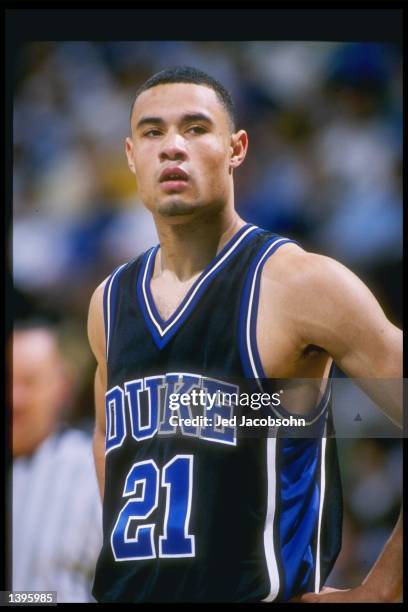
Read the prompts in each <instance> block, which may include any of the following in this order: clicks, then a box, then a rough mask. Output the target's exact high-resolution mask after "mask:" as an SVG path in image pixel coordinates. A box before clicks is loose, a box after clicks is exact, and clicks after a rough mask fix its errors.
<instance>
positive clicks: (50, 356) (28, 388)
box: [12, 322, 101, 603]
mask: <svg viewBox="0 0 408 612" xmlns="http://www.w3.org/2000/svg"><path fill="white" fill-rule="evenodd" d="M12 350H13V359H12V364H13V389H12V402H13V438H12V449H13V506H12V523H13V542H12V558H13V573H12V577H13V584H12V588H13V590H14V591H20V590H21V591H30V590H31V591H56V592H57V601H58V603H60V602H91V601H94V600H93V598H92V596H91V588H92V581H93V574H94V567H95V563H96V559H97V556H98V553H99V550H100V547H101V504H100V495H99V492H98V487H97V482H96V475H95V469H94V464H93V458H92V446H91V439H90V437H89V436H88V435H86V434H85V433H84V432H82V431H79V430H73V429H69V428H68V427H66V426H65V425H64V408H66V407H67V406H68V405H69V404H70V402H71V400H72V392H73V386H74V384H75V381H74V380H73V377H72V375H71V372H70V370H69V366H68V364H67V363H66V362H65V360H64V357H63V355H62V352H61V350H60V348H59V346H58V339H57V336H56V333H55V332H54V331H53V329H52V328H51V327H49V326H47V325H45V324H42V323H35V322H32V323H28V324H25V325H24V326H16V328H15V330H14V334H13V346H12Z"/></svg>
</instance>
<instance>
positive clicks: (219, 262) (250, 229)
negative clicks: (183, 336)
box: [142, 225, 259, 338]
mask: <svg viewBox="0 0 408 612" xmlns="http://www.w3.org/2000/svg"><path fill="white" fill-rule="evenodd" d="M257 229H259V228H258V227H257V226H256V225H251V226H250V227H248V229H246V230H245V231H244V232H243V233H242V234H241V236H240V237H239V239H238V240H237V241H236V242H234V244H232V245H231V247H230V248H229V249H228V251H227V252H226V253H225V254H224V255H223V257H221V259H219V260H218V261H217V263H216V264H215V265H214V266H212V267H211V268H210V269H209V270H208V272H207V273H206V274H205V275H204V276H203V277H202V278H201V279H200V281H199V282H198V283H197V285H196V286H195V287H194V291H193V292H192V293H191V295H190V297H189V298H188V300H187V301H186V303H185V304H184V305H183V308H182V309H181V310H180V312H179V313H178V315H177V317H176V318H175V319H174V320H173V321H172V322H171V323H169V324H168V325H167V327H165V328H164V329H162V328H161V325H160V323H159V322H158V321H157V320H156V319H155V317H154V314H153V312H152V310H151V308H150V304H149V300H148V297H147V293H146V277H147V271H148V270H149V266H150V260H151V258H152V256H153V253H154V252H155V249H152V252H151V253H150V255H149V257H148V260H147V262H146V265H145V269H144V274H143V281H142V290H143V297H144V301H145V305H146V308H147V310H148V312H149V316H150V318H151V320H152V323H153V324H154V326H155V328H156V329H157V331H158V332H159V334H160V336H161V337H162V338H163V336H165V335H166V334H167V332H168V331H169V330H170V329H171V328H172V327H173V325H175V324H176V323H177V321H178V320H179V319H180V317H182V316H183V314H184V312H185V311H186V309H187V308H188V307H189V305H190V304H191V301H192V300H193V298H194V296H195V295H196V294H197V291H198V290H199V289H200V287H201V285H202V284H203V283H204V282H205V281H206V280H207V278H208V277H209V276H211V274H213V273H214V272H215V270H216V269H217V268H219V267H220V265H221V264H222V263H223V262H224V261H225V260H226V259H227V258H228V257H229V256H230V255H231V253H233V251H235V249H236V248H237V247H238V245H239V244H240V243H241V242H242V240H244V238H245V237H246V236H247V235H248V234H249V233H250V232H253V231H255V230H257ZM232 240H233V238H232Z"/></svg>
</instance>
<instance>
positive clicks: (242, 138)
mask: <svg viewBox="0 0 408 612" xmlns="http://www.w3.org/2000/svg"><path fill="white" fill-rule="evenodd" d="M230 146H231V161H230V168H231V169H232V168H238V166H240V165H241V164H242V162H243V161H244V159H245V156H246V153H247V150H248V134H247V133H246V131H245V130H239V131H238V132H236V133H235V134H231V145H230Z"/></svg>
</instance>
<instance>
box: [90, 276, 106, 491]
mask: <svg viewBox="0 0 408 612" xmlns="http://www.w3.org/2000/svg"><path fill="white" fill-rule="evenodd" d="M105 282H106V281H104V282H103V283H102V284H101V285H99V287H98V288H97V289H96V290H95V292H94V294H93V296H92V298H91V303H90V306H89V314H88V338H89V344H90V346H91V349H92V352H93V354H94V355H95V358H96V361H97V368H96V372H95V431H94V435H93V445H92V448H93V455H94V461H95V469H96V475H97V478H98V485H99V491H100V494H101V499H102V500H103V495H104V489H105V428H106V423H105V393H106V384H107V382H106V381H107V375H106V358H105V331H104V322H103V290H104V286H105Z"/></svg>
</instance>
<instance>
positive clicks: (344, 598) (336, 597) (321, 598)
mask: <svg viewBox="0 0 408 612" xmlns="http://www.w3.org/2000/svg"><path fill="white" fill-rule="evenodd" d="M289 601H290V602H295V603H352V602H354V603H379V602H381V603H383V602H384V600H383V599H381V598H379V597H378V594H377V593H374V592H373V591H372V590H371V589H368V588H367V587H365V586H363V585H360V586H358V587H355V588H354V589H333V588H332V587H323V589H322V590H321V591H320V593H303V594H302V595H297V596H296V597H293V598H292V599H290V600H289ZM384 603H385V602H384Z"/></svg>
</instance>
